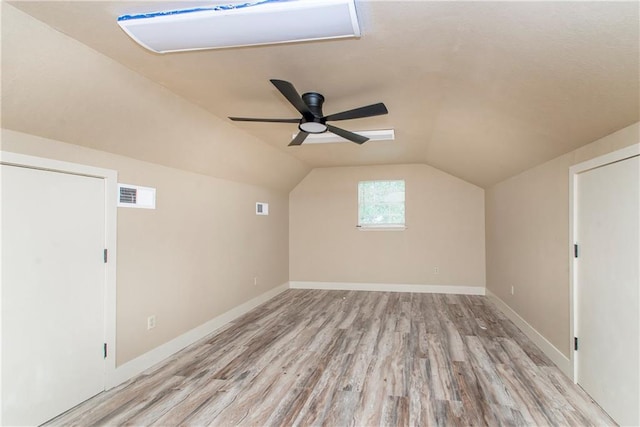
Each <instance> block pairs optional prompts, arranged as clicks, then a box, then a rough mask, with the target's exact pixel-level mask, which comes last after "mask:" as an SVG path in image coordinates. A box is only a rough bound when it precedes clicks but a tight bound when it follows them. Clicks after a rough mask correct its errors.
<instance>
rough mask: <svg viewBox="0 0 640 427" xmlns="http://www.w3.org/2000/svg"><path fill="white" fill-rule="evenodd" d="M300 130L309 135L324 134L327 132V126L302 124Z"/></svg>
mask: <svg viewBox="0 0 640 427" xmlns="http://www.w3.org/2000/svg"><path fill="white" fill-rule="evenodd" d="M298 129H300V130H301V131H304V132H307V133H323V132H326V131H327V125H325V124H324V123H318V122H302V123H300V125H298Z"/></svg>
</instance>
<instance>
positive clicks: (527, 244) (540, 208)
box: [486, 123, 640, 357]
mask: <svg viewBox="0 0 640 427" xmlns="http://www.w3.org/2000/svg"><path fill="white" fill-rule="evenodd" d="M639 134H640V126H639V125H638V123H636V124H634V125H632V126H629V127H626V128H624V129H622V130H619V131H618V132H615V133H613V134H611V135H609V136H606V137H604V138H601V139H599V140H597V141H595V142H593V143H591V144H589V145H586V146H584V147H582V148H580V149H578V150H575V151H572V152H570V153H568V154H565V155H563V156H560V157H557V158H555V159H553V160H551V161H549V162H547V163H544V164H542V165H540V166H537V167H535V168H532V169H530V170H528V171H526V172H524V173H522V174H520V175H517V176H514V177H512V178H509V179H507V180H505V181H503V182H501V183H498V184H496V185H494V186H493V187H491V188H489V189H487V191H486V233H487V289H489V290H490V291H491V292H493V293H494V294H496V295H497V296H498V297H499V298H500V299H502V300H503V301H504V302H506V303H507V304H508V305H509V306H510V307H511V308H512V309H513V310H515V311H516V312H517V313H518V314H519V315H520V316H521V317H522V318H524V320H526V321H527V322H528V323H529V324H531V325H532V326H533V327H534V328H535V329H536V330H537V331H538V332H540V333H541V334H542V335H543V336H544V337H545V338H546V339H547V340H549V341H550V342H551V343H552V344H553V345H554V346H556V347H557V348H558V349H559V350H560V351H562V352H563V353H564V354H565V355H566V356H567V357H568V356H569V352H570V342H571V338H570V336H569V327H570V323H569V321H570V319H569V252H570V247H569V167H570V166H572V165H574V164H577V163H580V162H582V161H585V160H588V159H591V158H594V157H597V156H599V155H602V154H606V153H609V152H611V151H614V150H616V149H619V148H623V147H625V146H628V145H631V144H634V143H638V142H640V135H639ZM511 286H513V287H514V289H515V292H514V295H511Z"/></svg>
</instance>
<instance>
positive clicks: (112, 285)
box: [0, 151, 118, 389]
mask: <svg viewBox="0 0 640 427" xmlns="http://www.w3.org/2000/svg"><path fill="white" fill-rule="evenodd" d="M0 163H2V164H6V165H13V166H20V167H29V168H34V169H41V170H49V171H55V172H62V173H71V174H74V175H83V176H91V177H97V178H102V179H104V183H105V245H106V248H107V249H108V251H109V262H107V264H105V287H106V289H105V291H106V292H105V331H104V335H105V342H106V343H107V346H108V357H107V358H106V361H105V379H104V382H105V389H106V385H107V384H108V383H109V382H110V381H111V380H112V378H113V377H114V375H115V371H116V270H117V269H116V260H117V253H116V248H117V240H116V236H117V226H118V220H117V215H118V210H117V208H116V203H117V186H118V172H117V171H115V170H111V169H103V168H97V167H94V166H87V165H81V164H77V163H69V162H62V161H59V160H52V159H47V158H44V157H34V156H27V155H24V154H18V153H11V152H8V151H0Z"/></svg>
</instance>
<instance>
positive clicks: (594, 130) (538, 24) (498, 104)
mask: <svg viewBox="0 0 640 427" xmlns="http://www.w3.org/2000/svg"><path fill="white" fill-rule="evenodd" d="M218 3H219V2H218ZM11 4H12V5H14V6H15V7H17V8H18V9H20V10H22V11H24V12H26V13H27V14H29V15H31V16H32V17H35V18H36V19H38V20H40V21H42V22H44V23H46V24H47V25H49V26H51V27H53V28H55V29H57V30H58V31H61V32H62V33H65V34H67V35H68V36H70V37H72V38H74V39H76V40H77V41H79V42H81V43H83V44H85V45H87V46H89V47H91V48H93V49H95V50H96V51H98V52H100V53H102V54H104V55H106V56H108V57H110V58H112V59H113V60H115V61H116V62H118V63H120V64H123V65H124V66H126V67H127V68H129V69H131V70H134V71H136V72H137V73H139V74H141V75H142V76H144V77H147V78H148V79H150V80H152V81H154V82H156V83H158V84H159V85H161V86H163V87H164V88H166V89H167V90H168V91H170V92H172V93H173V94H176V95H178V96H179V97H181V98H183V99H184V100H186V101H189V102H190V103H192V104H195V105H197V106H199V107H201V109H203V110H205V111H208V112H209V113H211V114H212V115H214V116H217V119H216V120H214V119H212V122H211V123H212V126H213V127H216V128H222V129H228V128H229V129H234V130H236V131H238V132H239V133H238V135H246V137H243V138H244V139H246V141H248V142H246V143H247V144H249V146H250V145H251V144H255V145H258V144H259V143H262V142H264V143H266V144H268V145H269V146H271V147H273V148H274V149H275V150H277V151H278V152H280V153H282V155H283V156H285V157H283V158H290V157H291V156H293V158H295V159H297V160H298V161H299V162H300V164H301V165H303V166H302V167H300V166H296V168H298V169H304V168H305V167H306V168H308V167H328V166H346V165H370V164H396V163H426V164H429V165H431V166H435V167H437V168H439V169H441V170H443V171H445V172H448V173H451V174H453V175H455V176H458V177H460V178H462V179H465V180H467V181H469V182H472V183H474V184H476V185H479V186H482V187H487V186H490V185H492V184H494V183H496V182H499V181H501V180H503V179H505V178H507V177H509V176H511V175H514V174H517V173H519V172H521V171H523V170H526V169H528V168H530V167H532V166H534V165H537V164H539V163H542V162H544V161H546V160H549V159H551V158H553V157H556V156H558V155H560V154H563V153H565V152H568V151H571V150H573V149H575V148H578V147H579V146H581V145H584V144H587V143H589V142H591V141H593V140H595V139H598V138H600V137H602V136H604V135H606V134H608V133H611V132H613V131H615V130H618V129H620V128H622V127H625V126H627V125H629V124H632V123H634V122H636V121H638V120H639V116H640V112H639V94H640V87H639V73H640V64H639V55H640V46H639V43H640V41H639V40H640V33H639V27H640V17H639V3H638V2H446V1H445V2H442V1H438V2H427V1H407V2H401V1H358V2H357V7H358V14H359V19H360V22H361V26H362V31H363V35H362V37H361V38H360V39H351V40H334V41H321V42H307V43H297V44H285V45H275V46H262V47H245V48H233V49H222V50H209V51H198V52H184V53H176V54H165V55H159V54H153V53H151V52H148V51H146V50H145V49H143V48H141V47H139V46H138V45H137V44H135V43H134V42H133V41H132V40H130V39H129V38H128V37H127V36H126V35H125V34H124V32H122V30H120V28H119V27H118V26H117V24H116V18H117V16H118V15H120V14H124V13H135V12H151V11H157V10H164V9H172V8H175V7H176V5H177V3H176V2H173V3H163V2H157V1H147V2H122V1H117V2H56V1H46V2H12V3H11ZM193 4H194V2H188V3H185V2H182V3H179V4H178V5H179V6H178V7H186V6H191V5H193ZM208 4H211V3H208ZM3 19H4V17H3ZM4 31H5V30H4V25H3V33H4ZM3 42H4V34H3ZM3 53H4V52H3ZM16 55H19V53H18V52H16ZM3 56H4V55H3ZM68 60H69V61H73V59H72V58H69V59H68ZM40 65H41V66H42V67H43V70H44V72H45V73H46V67H47V64H45V63H41V64H40ZM75 66H76V67H78V66H81V64H75ZM4 68H5V62H4V58H3V74H4V71H5V70H4ZM84 78H85V79H86V80H87V82H90V83H87V82H84V83H85V84H86V85H87V86H88V87H87V88H86V96H87V101H86V103H87V105H85V107H84V109H85V110H86V111H88V112H90V111H92V106H91V105H89V104H91V103H101V102H103V99H101V97H100V96H94V92H95V93H99V88H98V87H97V86H99V84H100V82H99V81H92V75H91V74H90V73H87V74H86V75H85V77H84ZM270 78H279V79H284V80H289V81H291V82H292V83H294V85H295V86H296V88H297V89H298V91H299V92H300V93H302V92H306V91H317V92H320V93H322V94H323V95H324V96H325V97H326V99H327V100H326V102H325V108H324V110H325V113H331V112H337V111H342V110H346V109H350V108H353V107H357V106H361V105H366V104H371V103H374V102H384V103H385V104H386V105H387V107H388V108H389V111H390V114H389V115H387V116H381V117H374V118H368V119H361V120H354V121H349V122H342V123H341V126H342V127H344V128H346V129H349V130H355V131H358V130H365V129H383V128H394V129H395V130H396V140H395V141H392V142H375V143H373V142H371V143H368V144H364V145H363V146H357V145H355V144H326V145H318V144H314V145H311V144H309V145H302V146H300V147H288V146H287V144H288V143H289V141H290V140H291V136H292V134H293V133H294V132H295V131H296V128H295V124H294V125H291V124H259V123H231V122H229V121H228V120H227V119H226V117H227V116H232V115H233V116H249V117H284V118H290V117H296V116H297V114H296V112H295V111H294V110H293V108H292V107H291V106H290V105H288V104H287V102H286V101H285V100H284V99H283V98H282V97H281V96H280V94H279V93H278V92H277V91H276V90H275V88H274V87H273V86H271V84H270V83H269V79H270ZM4 92H5V88H4V87H3V98H5V97H4ZM9 96H10V97H13V96H15V97H17V96H20V94H19V93H14V92H11V91H10V92H9ZM5 99H6V98H5ZM42 102H43V104H44V105H42V106H41V107H38V108H39V111H41V114H48V115H51V116H52V117H51V118H50V120H49V121H48V123H47V124H46V125H42V124H37V123H29V122H30V121H29V120H25V119H24V118H23V119H22V120H18V119H17V116H18V114H11V113H10V111H7V112H9V115H7V112H5V111H4V109H5V105H4V103H5V101H3V116H4V117H5V118H7V117H8V120H7V119H3V122H4V123H5V124H6V125H8V126H9V127H13V128H18V129H17V130H21V131H24V132H32V130H31V129H29V128H30V127H31V126H33V127H37V132H36V133H37V134H40V135H42V134H44V135H43V136H49V135H46V134H48V133H55V132H56V130H55V127H56V126H58V127H59V126H63V125H64V124H63V123H61V120H63V119H62V118H60V117H57V115H58V114H59V112H58V111H57V109H58V108H59V107H58V104H57V102H55V101H53V100H51V102H48V100H47V99H44V100H43V101H42ZM124 108H126V106H124ZM87 114H89V113H87ZM93 120H94V121H95V119H93ZM105 123H106V122H105ZM165 125H166V126H170V123H165ZM100 131H101V132H105V133H107V134H109V133H113V132H115V130H114V129H111V128H110V127H109V126H104V127H103V128H101V129H100ZM66 132H67V134H72V133H73V130H67V131H66ZM67 138H68V139H69V138H70V139H71V140H73V141H76V142H75V143H79V142H78V141H80V140H81V139H82V138H78V137H73V136H69V135H67ZM142 139H144V138H142ZM196 140H197V138H196ZM176 144H177V143H176ZM96 148H100V147H96ZM201 148H202V147H200V146H199V145H198V144H196V143H193V142H192V141H190V140H189V138H184V140H182V141H180V143H179V145H177V146H176V147H172V148H167V149H166V150H164V149H163V150H160V152H159V153H156V154H155V157H153V158H150V159H149V160H151V161H158V162H160V163H165V164H166V163H167V160H168V159H163V156H176V153H178V152H180V150H182V151H184V153H183V154H182V156H196V157H198V156H200V157H201V156H202V152H201ZM118 149H121V148H118V147H110V150H111V151H114V150H116V151H117V150H118ZM247 149H248V150H250V149H249V148H247ZM165 151H166V153H165ZM187 163H189V162H185V164H187ZM296 173H297V174H299V173H300V172H299V171H298V172H296ZM294 175H295V174H294Z"/></svg>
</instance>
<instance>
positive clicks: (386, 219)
mask: <svg viewBox="0 0 640 427" xmlns="http://www.w3.org/2000/svg"><path fill="white" fill-rule="evenodd" d="M358 225H360V226H365V227H366V226H403V225H404V180H397V181H360V182H359V183H358Z"/></svg>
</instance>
